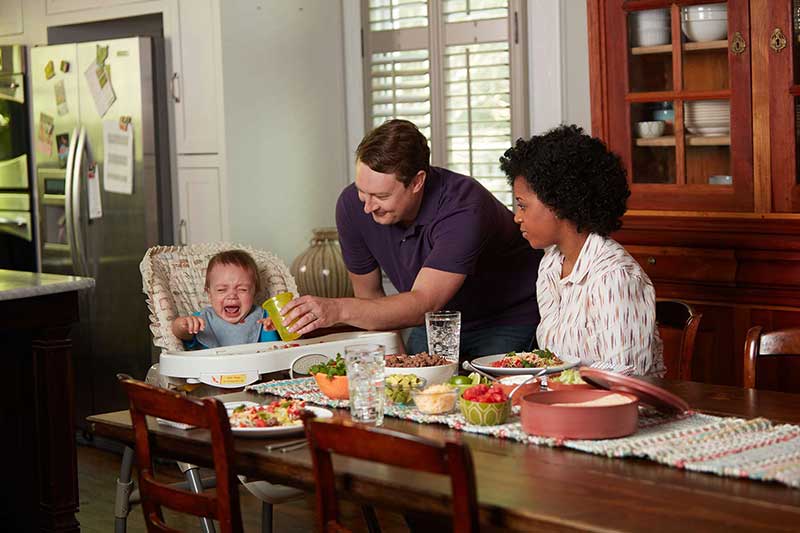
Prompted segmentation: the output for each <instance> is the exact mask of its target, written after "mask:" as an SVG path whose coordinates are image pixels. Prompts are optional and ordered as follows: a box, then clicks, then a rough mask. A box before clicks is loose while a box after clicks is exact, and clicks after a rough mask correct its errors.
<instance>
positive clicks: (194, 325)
mask: <svg viewBox="0 0 800 533" xmlns="http://www.w3.org/2000/svg"><path fill="white" fill-rule="evenodd" d="M179 320H183V324H182V326H183V328H184V329H185V330H186V332H187V333H190V334H192V335H197V334H198V333H199V332H201V331H203V330H205V329H206V321H205V320H203V319H202V318H200V317H199V316H185V317H182V318H180V319H179Z"/></svg>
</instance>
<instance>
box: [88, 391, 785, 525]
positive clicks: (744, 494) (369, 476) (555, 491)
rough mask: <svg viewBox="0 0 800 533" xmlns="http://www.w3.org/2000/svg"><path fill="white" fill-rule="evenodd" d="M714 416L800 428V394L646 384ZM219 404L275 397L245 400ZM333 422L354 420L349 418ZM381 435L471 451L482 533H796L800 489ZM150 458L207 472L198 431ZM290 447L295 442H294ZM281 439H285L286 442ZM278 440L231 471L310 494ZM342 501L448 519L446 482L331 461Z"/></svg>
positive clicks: (157, 431)
mask: <svg viewBox="0 0 800 533" xmlns="http://www.w3.org/2000/svg"><path fill="white" fill-rule="evenodd" d="M648 381H650V382H652V383H655V384H656V385H659V386H661V387H663V388H665V389H667V390H669V391H671V392H673V393H675V394H677V395H678V396H680V397H682V398H683V399H685V400H686V401H687V402H688V403H689V405H691V407H692V409H694V410H695V411H700V412H704V413H708V414H712V415H719V416H736V417H743V418H754V417H765V418H768V419H770V420H773V421H775V422H784V423H792V424H800V395H797V394H784V393H779V392H769V391H758V390H753V389H743V388H736V387H727V386H720V385H708V384H702V383H695V382H688V381H666V380H659V379H648ZM219 398H220V399H221V400H223V401H240V400H253V401H258V402H262V403H263V402H264V401H266V400H268V399H270V397H265V396H260V395H257V394H255V393H252V392H241V393H235V394H227V395H223V396H219ZM336 416H343V417H349V414H348V412H347V411H346V410H338V411H336ZM88 420H89V422H90V424H91V428H92V430H93V431H94V432H95V433H96V434H97V435H100V436H103V437H107V438H110V439H114V440H117V441H121V442H123V443H126V444H128V445H133V432H132V429H131V422H130V417H129V416H128V413H127V412H126V411H120V412H114V413H107V414H100V415H94V416H91V417H89V418H88ZM384 426H385V427H387V428H390V429H393V430H398V431H402V432H405V433H410V434H414V435H420V436H423V437H427V438H429V439H432V440H436V441H444V440H447V439H450V440H456V441H460V442H463V443H465V444H467V445H468V446H469V448H470V450H471V451H472V456H473V461H474V464H475V476H476V481H477V488H478V500H479V505H480V520H481V524H482V525H483V526H484V527H486V528H487V529H492V528H502V529H508V530H520V531H524V530H534V529H537V530H541V529H546V530H559V531H560V530H581V531H681V532H682V533H686V532H694V531H712V530H723V529H724V530H726V531H736V530H738V531H755V530H758V531H798V530H800V490H798V489H794V488H790V487H788V486H785V485H782V484H779V483H772V482H760V481H753V480H748V479H738V478H730V477H719V476H716V475H712V474H702V473H696V472H689V471H685V470H680V469H677V468H670V467H667V466H664V465H661V464H657V463H654V462H651V461H646V460H642V459H634V458H625V459H615V458H609V457H603V456H597V455H591V454H587V453H582V452H578V451H573V450H569V449H565V448H550V447H546V446H536V445H528V444H523V443H520V442H516V441H511V440H502V439H497V438H494V437H489V436H482V435H477V434H471V433H465V432H460V431H457V430H454V429H450V428H448V427H446V426H443V425H439V424H419V423H415V422H412V421H408V420H401V419H396V418H389V417H387V418H386V419H385V421H384ZM152 433H153V441H152V443H153V444H152V445H153V447H154V453H157V454H158V455H160V456H163V457H169V458H175V459H182V460H185V461H189V462H192V463H196V464H199V465H201V466H202V465H206V466H211V463H210V461H211V444H210V438H209V435H208V433H207V432H206V431H204V430H179V429H174V428H170V427H166V426H163V425H156V424H155V423H154V424H153V425H152ZM294 438H296V436H295V437H294ZM286 439H287V438H286V437H284V440H286ZM276 442H280V440H278V439H263V438H262V439H250V438H236V439H235V457H234V464H233V469H234V470H235V471H236V472H237V473H239V474H244V475H247V476H250V477H252V478H259V479H266V480H269V481H273V482H276V483H281V484H285V485H292V486H295V487H298V488H301V489H306V490H313V487H314V477H313V473H312V467H311V457H310V455H309V452H308V448H301V449H300V450H297V451H293V452H288V453H281V452H279V451H272V452H268V451H267V450H266V447H265V446H266V445H267V444H272V443H276ZM334 469H335V471H336V474H337V492H338V494H339V497H341V498H347V499H349V500H352V501H354V502H358V503H370V504H372V505H374V506H376V507H379V508H386V509H390V510H395V511H400V512H405V511H417V512H423V513H432V514H437V515H449V514H450V512H451V511H450V508H451V507H450V503H451V502H450V489H449V480H447V479H445V478H443V477H441V476H434V475H429V474H421V473H415V472H410V471H405V470H400V469H396V468H392V467H387V466H385V465H378V464H373V463H366V462H363V461H359V460H354V459H348V458H343V457H337V458H336V459H335V460H334Z"/></svg>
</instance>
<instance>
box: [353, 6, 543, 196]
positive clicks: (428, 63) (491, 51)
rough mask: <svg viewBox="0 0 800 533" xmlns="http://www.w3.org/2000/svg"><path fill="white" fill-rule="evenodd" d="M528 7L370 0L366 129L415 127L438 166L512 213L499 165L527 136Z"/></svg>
mask: <svg viewBox="0 0 800 533" xmlns="http://www.w3.org/2000/svg"><path fill="white" fill-rule="evenodd" d="M523 7H524V1H523V0H436V1H430V2H422V1H419V0H365V3H364V15H365V20H367V21H368V23H367V24H365V26H366V27H365V32H364V48H365V50H364V61H365V72H367V73H369V75H368V76H367V77H366V78H367V79H366V81H365V94H366V98H367V101H368V103H367V124H366V126H367V128H368V129H371V128H373V127H375V126H377V125H380V124H382V123H383V122H385V121H386V120H389V119H391V118H404V119H406V120H410V121H412V122H414V123H415V124H416V125H417V126H418V127H419V128H420V130H421V131H422V132H423V134H424V135H425V136H426V137H427V138H428V141H429V142H430V145H431V162H432V163H433V164H434V165H438V166H445V167H447V168H450V169H452V170H454V171H456V172H461V173H463V174H467V175H469V176H473V177H475V178H476V179H478V180H479V181H480V182H481V183H482V184H483V185H484V186H485V187H486V188H487V189H489V190H490V191H492V193H494V195H495V196H496V197H497V198H498V199H500V201H502V202H503V203H504V204H506V205H507V206H509V207H511V204H512V198H511V189H510V187H509V185H508V183H507V182H506V179H505V177H504V175H503V174H502V172H501V171H500V164H499V158H500V156H501V155H502V154H503V152H504V151H505V150H506V149H507V148H508V147H509V146H511V142H512V140H513V139H515V138H516V137H522V136H525V135H527V124H528V119H527V102H526V99H525V90H524V87H525V85H526V83H527V81H526V80H525V69H524V64H525V61H524V50H525V46H524V39H521V38H520V36H521V35H523V33H524V32H521V30H520V29H519V28H518V27H517V23H521V22H524V20H525V17H524V14H522V13H520V11H521V10H522V9H523Z"/></svg>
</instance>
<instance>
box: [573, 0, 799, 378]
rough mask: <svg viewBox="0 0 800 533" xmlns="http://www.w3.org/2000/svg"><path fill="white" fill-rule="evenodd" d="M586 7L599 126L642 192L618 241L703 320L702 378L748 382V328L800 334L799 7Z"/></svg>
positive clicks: (624, 0)
mask: <svg viewBox="0 0 800 533" xmlns="http://www.w3.org/2000/svg"><path fill="white" fill-rule="evenodd" d="M587 8H588V10H589V11H588V22H589V24H588V26H589V28H588V29H589V51H590V77H591V89H592V94H591V100H592V110H593V111H592V130H593V134H594V135H595V136H598V137H600V138H602V139H603V140H604V141H605V142H606V143H607V144H608V145H609V147H610V148H611V149H612V150H614V151H615V152H617V153H618V154H619V155H620V156H621V158H622V160H623V162H624V165H625V167H626V170H627V172H628V180H629V183H630V186H631V193H632V194H631V197H630V199H629V202H628V207H629V211H628V213H627V214H626V215H625V217H624V220H623V228H622V230H620V231H619V232H617V233H616V234H615V235H614V237H615V238H616V239H617V240H619V241H620V242H621V243H622V244H623V245H625V246H626V248H627V249H628V250H629V252H631V254H632V255H633V256H634V257H635V258H636V259H637V260H638V261H639V262H640V264H641V265H642V266H643V267H644V269H645V271H647V272H648V274H649V275H650V277H651V279H652V280H653V282H654V284H655V286H656V295H657V297H661V298H680V299H684V300H687V301H690V302H692V303H693V304H694V305H695V306H697V307H698V308H699V310H700V311H701V312H702V313H704V316H703V319H702V320H703V323H702V324H701V337H702V338H701V340H700V341H699V342H698V351H697V352H696V353H695V361H694V365H693V371H694V375H693V379H696V380H700V381H707V382H715V383H724V384H740V383H741V378H742V370H741V369H742V360H743V349H744V337H745V333H746V331H747V329H748V328H749V327H751V326H753V325H763V326H765V328H767V329H769V328H771V327H788V326H800V215H798V213H800V189H799V188H798V184H800V172H799V171H798V157H797V146H798V132H800V129H798V118H800V101H798V98H800V84H799V81H798V80H800V74H799V73H798V70H800V51H798V48H800V43H799V42H798V29H797V28H800V18H797V15H796V14H800V2H798V1H797V0H794V1H791V0H749V1H748V0H729V1H728V2H722V3H720V2H718V1H717V2H709V1H707V0H705V1H704V0H689V1H685V0H682V1H666V0H665V1H658V0H588V2H587ZM698 21H699V24H698ZM652 123H655V124H652Z"/></svg>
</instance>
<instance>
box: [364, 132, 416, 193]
mask: <svg viewBox="0 0 800 533" xmlns="http://www.w3.org/2000/svg"><path fill="white" fill-rule="evenodd" d="M356 157H357V158H358V160H359V161H361V162H362V163H364V164H365V165H367V166H368V167H369V168H371V169H372V170H374V171H375V172H380V173H382V174H394V175H395V177H396V178H397V180H398V181H400V182H401V183H402V184H403V185H405V186H406V187H408V185H409V184H410V183H411V180H412V179H413V178H414V176H416V175H417V173H418V172H419V171H420V170H424V171H425V173H426V174H427V173H428V172H429V171H430V158H431V149H430V148H428V140H427V139H426V138H425V136H424V135H423V134H422V133H421V132H420V131H419V129H417V127H416V126H415V125H414V124H413V123H412V122H409V121H407V120H400V119H393V120H388V121H386V122H384V123H383V124H381V125H380V126H378V127H377V128H375V129H374V130H372V131H371V132H369V133H368V134H367V135H366V137H364V139H363V140H362V141H361V144H359V145H358V148H356Z"/></svg>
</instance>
